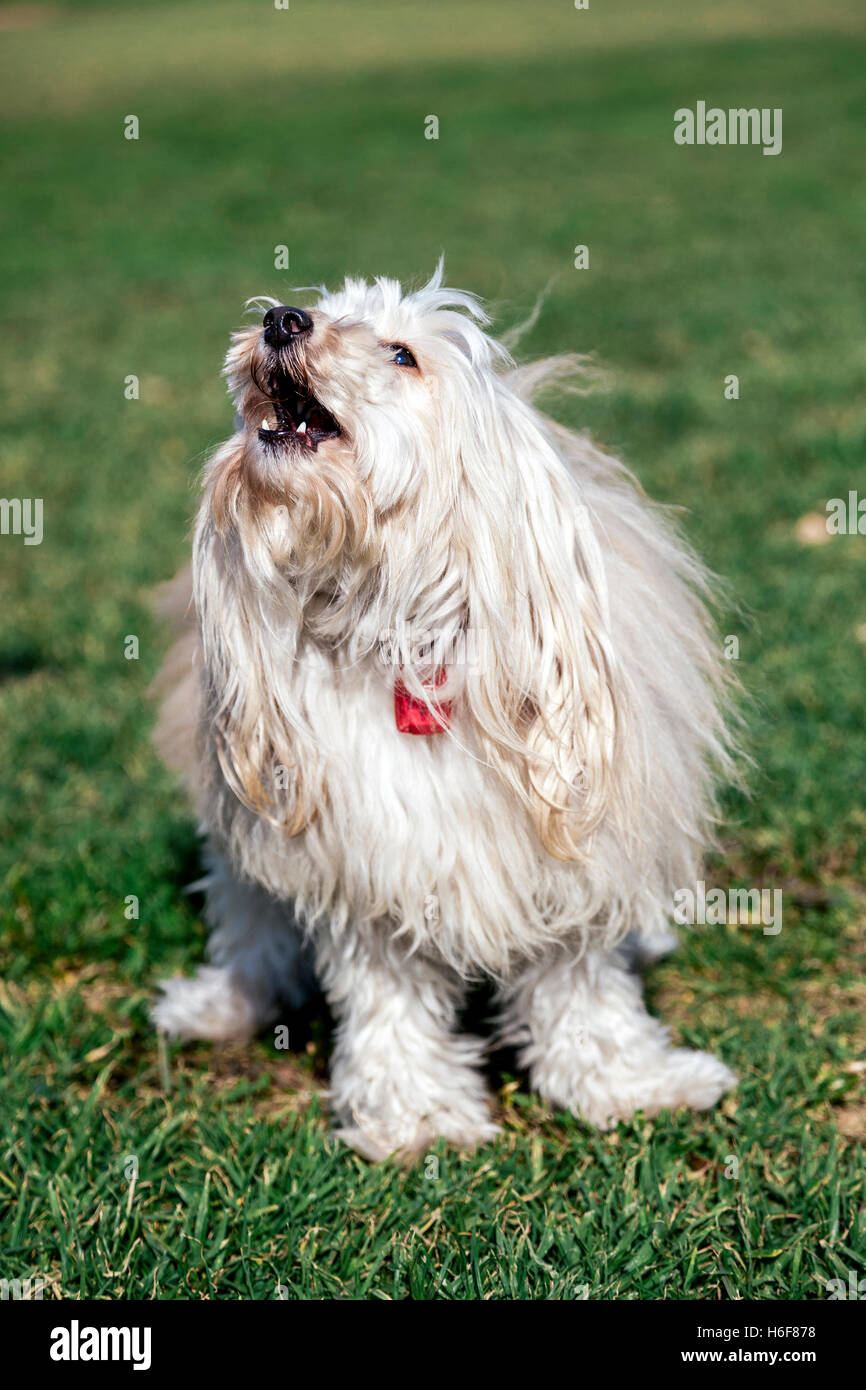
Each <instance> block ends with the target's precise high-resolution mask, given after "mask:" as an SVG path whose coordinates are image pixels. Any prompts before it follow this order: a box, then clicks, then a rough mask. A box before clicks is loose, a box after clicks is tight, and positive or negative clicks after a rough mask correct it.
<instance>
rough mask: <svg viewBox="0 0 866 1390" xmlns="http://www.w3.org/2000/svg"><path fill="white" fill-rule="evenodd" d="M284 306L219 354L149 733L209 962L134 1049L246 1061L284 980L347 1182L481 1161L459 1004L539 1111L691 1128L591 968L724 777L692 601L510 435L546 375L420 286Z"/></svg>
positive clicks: (698, 824) (653, 1044) (535, 418)
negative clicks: (224, 424) (309, 1005)
mask: <svg viewBox="0 0 866 1390" xmlns="http://www.w3.org/2000/svg"><path fill="white" fill-rule="evenodd" d="M317 294H318V296H319V297H318V299H317V302H316V303H315V305H314V306H312V307H310V308H308V309H306V310H305V309H296V308H292V307H288V306H285V305H277V304H275V302H274V301H271V300H263V301H261V304H262V306H264V305H270V306H271V307H270V308H269V309H268V312H267V313H266V314H265V318H264V329H262V328H260V327H255V328H246V329H244V330H242V331H241V332H239V333H237V334H236V335H235V337H234V339H233V345H232V347H231V349H230V351H229V354H228V359H227V368H226V370H227V374H228V378H229V381H230V385H231V390H232V392H233V395H234V398H235V401H236V404H237V409H238V412H239V422H238V423H239V428H238V430H237V433H235V434H234V435H233V437H232V438H231V439H230V440H229V441H228V443H226V444H225V445H223V446H222V447H221V448H220V449H219V450H218V451H217V453H216V454H215V456H214V457H213V459H212V460H211V462H210V463H209V465H208V466H207V469H206V471H205V476H204V487H203V497H202V501H201V506H200V508H199V513H198V521H197V524H196V530H195V541H194V550H193V563H192V590H193V605H192V609H193V610H194V611H193V612H192V614H191V616H190V617H189V619H188V620H187V625H186V627H185V630H184V631H183V632H182V633H181V635H180V636H179V639H178V641H177V643H176V645H175V647H174V648H173V651H172V653H171V655H170V657H169V660H168V663H167V666H166V669H165V671H164V673H163V691H164V703H163V709H162V715H161V719H160V726H159V730H158V738H159V742H160V746H161V747H162V749H163V751H164V753H165V755H166V757H167V758H168V760H169V762H170V763H171V764H172V765H174V766H176V767H178V768H180V769H181V770H182V772H183V774H184V777H185V780H186V783H187V785H188V787H189V789H190V791H191V793H192V795H193V798H194V800H195V803H196V806H197V809H198V811H199V813H200V815H201V817H202V820H203V823H204V827H205V830H206V833H207V837H208V842H209V849H208V856H209V859H208V862H209V874H208V878H207V917H208V920H209V922H210V924H211V926H212V927H213V935H212V937H211V940H210V957H211V962H212V963H211V964H210V965H208V966H205V967H203V968H201V969H200V970H199V971H198V974H197V975H196V976H195V977H194V978H192V979H173V980H168V981H165V982H163V989H164V994H163V996H162V998H161V999H160V1000H159V1002H158V1003H157V1005H156V1007H155V1010H154V1016H155V1019H156V1022H157V1024H158V1025H159V1026H160V1027H162V1028H164V1029H165V1030H167V1031H168V1032H169V1033H171V1034H173V1035H175V1036H179V1037H186V1038H189V1037H197V1038H211V1039H230V1038H231V1039H236V1038H244V1037H247V1036H249V1035H251V1034H252V1033H254V1032H255V1031H256V1030H258V1029H261V1028H262V1027H263V1026H265V1025H266V1024H268V1023H269V1022H272V1021H273V1020H274V1019H275V1018H276V1017H277V1016H278V1013H279V1010H280V1008H281V1006H283V1005H285V1004H286V1003H288V1004H289V1005H290V1006H291V1005H292V1004H293V1003H297V1001H298V1000H299V998H300V997H301V996H302V994H303V988H304V982H305V976H308V974H309V971H310V969H311V968H314V969H315V972H316V975H317V977H318V979H319V981H320V982H321V986H322V988H323V989H324V991H325V994H326V995H327V998H328V1001H329V1003H330V1005H331V1008H332V1010H333V1012H334V1014H335V1016H336V1018H337V1020H338V1029H337V1034H336V1040H335V1047H334V1053H333V1058H332V1064H331V1102H332V1106H333V1111H334V1115H335V1118H336V1121H337V1123H338V1125H339V1127H340V1129H339V1132H340V1133H341V1134H342V1136H343V1137H344V1138H345V1139H346V1140H347V1141H348V1142H349V1143H351V1144H353V1145H354V1146H355V1147H356V1148H357V1149H358V1150H359V1151H360V1152H362V1153H364V1154H367V1155H369V1156H370V1157H382V1156H384V1155H387V1154H389V1153H392V1152H394V1151H409V1152H411V1151H417V1150H419V1149H421V1148H423V1147H425V1146H427V1145H428V1144H429V1143H430V1142H431V1140H432V1139H433V1138H434V1137H435V1136H437V1135H444V1136H445V1138H446V1139H448V1140H451V1141H453V1142H454V1143H457V1144H460V1145H465V1146H472V1145H474V1144H477V1143H479V1142H481V1141H484V1140H487V1139H489V1138H490V1137H491V1136H492V1135H493V1134H494V1133H495V1132H496V1125H495V1123H494V1122H493V1118H492V1116H491V1112H490V1110H489V1107H488V1102H487V1098H486V1093H485V1085H484V1081H483V1077H482V1072H481V1069H480V1063H481V1061H482V1058H483V1046H482V1044H481V1042H480V1041H478V1040H477V1039H474V1038H472V1037H469V1036H465V1035H460V1034H459V1033H458V1031H457V1027H456V1024H457V1018H458V1011H459V1009H460V1006H461V1002H462V998H463V995H464V991H465V989H466V986H467V983H468V982H470V981H472V980H478V979H480V978H485V977H486V978H488V979H490V980H493V981H494V982H495V983H496V986H497V989H498V992H499V997H500V1000H501V1011H502V1012H501V1025H502V1026H501V1032H500V1036H504V1037H507V1038H508V1039H510V1040H511V1041H514V1042H517V1043H518V1044H519V1045H520V1046H521V1049H522V1051H521V1060H522V1062H523V1064H524V1065H525V1066H526V1067H527V1068H528V1070H529V1075H530V1079H531V1084H532V1086H533V1087H534V1088H535V1089H536V1090H537V1091H538V1092H539V1093H540V1094H541V1095H542V1096H543V1097H545V1098H546V1099H547V1100H548V1101H550V1102H551V1103H552V1104H553V1105H555V1106H557V1107H561V1108H563V1109H570V1110H572V1111H573V1112H574V1114H576V1115H579V1116H581V1117H583V1118H584V1119H586V1120H588V1121H589V1122H591V1123H593V1124H596V1125H600V1126H608V1125H610V1124H612V1123H615V1122H616V1121H617V1120H618V1119H621V1118H626V1117H628V1116H630V1115H631V1114H633V1112H634V1111H636V1110H643V1111H645V1112H647V1113H648V1114H651V1113H653V1112H655V1111H658V1110H659V1109H661V1108H664V1107H670V1108H673V1107H676V1106H681V1105H688V1106H692V1107H695V1108H697V1109H701V1108H704V1107H707V1106H710V1105H712V1104H714V1103H715V1101H716V1100H717V1099H718V1098H719V1096H720V1095H721V1094H722V1093H723V1092H724V1091H725V1090H727V1089H728V1088H729V1087H730V1086H731V1085H732V1084H733V1083H734V1080H735V1078H734V1076H733V1074H732V1073H731V1072H730V1071H729V1070H728V1068H727V1067H726V1066H724V1065H723V1063H722V1062H720V1061H718V1060H717V1059H716V1058H715V1057H713V1056H711V1055H709V1054H708V1053H703V1052H693V1051H689V1050H686V1049H683V1048H677V1047H673V1046H672V1045H671V1043H670V1042H669V1040H668V1036H667V1032H666V1030H665V1028H664V1027H663V1026H662V1025H661V1024H660V1023H659V1022H657V1021H656V1020H655V1019H654V1018H652V1017H651V1016H650V1015H649V1014H648V1013H647V1012H646V1010H645V1008H644V1005H643V1002H642V998H641V989H640V984H639V981H638V979H637V978H636V976H635V975H634V974H633V973H632V971H631V970H630V968H629V959H628V951H627V949H626V948H625V947H624V942H625V938H626V937H627V936H630V937H631V938H634V937H635V936H636V937H638V938H639V939H640V942H641V946H642V949H643V953H644V954H645V955H650V956H651V955H653V954H659V953H660V952H661V951H662V950H664V949H666V948H667V947H668V946H669V945H670V944H671V943H670V928H669V926H668V924H667V923H668V916H669V912H670V906H671V901H672V894H673V892H674V891H675V889H676V888H678V887H683V886H686V885H688V884H690V883H692V884H693V883H694V882H695V876H696V867H697V862H698V856H699V854H700V851H701V847H702V845H703V844H704V843H705V841H706V838H707V835H708V831H709V825H710V820H711V817H712V791H711V779H712V773H713V769H714V768H715V769H716V770H718V769H719V768H721V769H722V770H725V769H726V768H728V766H729V758H730V752H729V741H728V738H727V734H726V728H725V722H724V706H725V701H724V699H723V695H724V678H723V675H722V667H723V663H722V661H721V660H720V653H719V651H718V646H717V642H716V641H715V639H714V637H713V634H712V631H711V628H710V625H709V622H708V619H707V614H706V610H705V606H704V595H705V589H706V585H705V577H704V574H703V571H702V569H701V567H700V565H699V564H698V563H697V561H696V560H695V559H694V557H693V556H692V555H691V554H690V553H689V552H688V550H687V549H686V548H685V547H684V545H683V544H682V542H681V541H679V540H678V539H677V537H676V535H675V534H674V532H673V530H672V529H671V528H670V526H669V525H668V524H667V522H666V520H665V519H664V518H663V516H662V515H661V514H660V513H659V511H658V510H657V509H655V508H654V507H653V506H652V505H651V504H649V503H648V502H647V501H646V500H645V498H644V497H643V496H642V495H641V494H640V492H639V490H638V489H637V487H636V486H635V484H634V482H633V481H632V479H631V477H630V476H629V474H628V473H627V472H626V471H625V470H624V469H623V467H622V466H621V465H620V464H619V463H617V462H616V461H615V460H614V459H612V458H610V457H608V456H607V455H605V454H604V453H602V452H600V451H599V450H598V449H597V448H595V447H594V445H593V444H591V443H590V442H589V441H588V440H587V439H585V438H580V437H578V436H576V435H574V434H572V433H570V432H569V431H567V430H565V429H563V428H562V427H560V426H559V425H556V424H554V423H553V422H552V421H550V420H549V419H547V418H545V417H544V416H543V415H541V414H539V413H538V411H537V410H536V409H535V408H534V407H533V405H532V404H531V398H532V396H533V394H534V393H535V391H536V389H537V388H538V387H541V386H543V385H545V384H550V383H551V382H555V381H557V380H558V379H560V378H562V377H563V375H564V374H565V373H566V372H567V371H568V370H570V369H572V368H574V367H575V365H577V364H576V363H575V361H574V360H564V359H556V360H553V361H547V362H540V363H536V364H535V365H532V366H529V367H523V368H520V369H515V368H514V367H513V364H512V363H511V361H510V359H509V356H508V353H507V352H506V351H505V349H504V348H502V347H501V346H500V345H498V344H497V343H495V342H494V341H493V340H492V339H491V338H490V337H488V336H487V335H486V334H485V332H484V331H483V329H482V327H481V325H482V324H484V323H485V322H486V316H485V315H484V313H483V312H482V310H481V308H480V307H479V304H478V302H477V301H476V299H475V298H474V297H473V296H472V295H469V294H465V293H462V292H460V291H455V290H450V289H446V288H444V287H443V285H442V274H441V266H440V269H439V271H437V273H436V275H435V276H434V277H433V279H432V280H431V281H430V282H429V284H427V285H425V286H424V287H423V288H422V289H420V290H418V291H416V292H415V293H410V294H405V295H404V294H403V292H402V291H401V288H400V286H399V285H398V284H397V283H396V282H394V281H392V280H384V279H380V280H377V281H376V282H375V284H373V285H368V284H366V283H364V282H363V281H359V280H351V279H350V280H347V281H346V283H345V285H344V286H343V288H342V289H341V290H339V291H337V292H336V293H334V294H329V293H327V292H325V291H318V292H317ZM188 597H189V576H188V574H187V575H184V576H181V577H180V578H179V580H177V581H175V584H174V603H175V607H176V608H177V609H178V611H181V610H183V609H184V608H185V607H186V606H187V602H188Z"/></svg>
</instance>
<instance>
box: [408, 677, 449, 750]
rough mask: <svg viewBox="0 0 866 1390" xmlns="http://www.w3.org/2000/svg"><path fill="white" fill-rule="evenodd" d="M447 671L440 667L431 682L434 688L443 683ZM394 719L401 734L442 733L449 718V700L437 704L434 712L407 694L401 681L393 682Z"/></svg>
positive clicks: (446, 726)
mask: <svg viewBox="0 0 866 1390" xmlns="http://www.w3.org/2000/svg"><path fill="white" fill-rule="evenodd" d="M446 680H447V672H446V671H445V669H444V667H440V668H439V670H438V671H437V672H436V677H435V680H434V682H433V687H434V689H435V688H436V687H438V686H440V685H444V684H445V681H446ZM428 689H429V686H428ZM394 719H395V721H396V724H397V732H398V733H401V734H442V733H444V732H445V730H446V729H447V728H448V723H449V721H450V719H451V701H450V700H445V701H444V703H443V704H441V705H437V707H436V712H435V713H434V712H433V711H432V710H431V709H430V708H429V707H428V706H427V705H425V704H423V703H422V701H421V700H416V699H415V698H414V696H412V695H410V694H409V691H408V690H407V689H406V687H405V685H404V684H403V682H402V681H395V682H394Z"/></svg>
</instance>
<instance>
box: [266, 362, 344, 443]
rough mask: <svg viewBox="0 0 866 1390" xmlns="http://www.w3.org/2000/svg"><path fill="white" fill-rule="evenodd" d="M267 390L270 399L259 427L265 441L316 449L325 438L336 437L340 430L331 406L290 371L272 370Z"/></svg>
mask: <svg viewBox="0 0 866 1390" xmlns="http://www.w3.org/2000/svg"><path fill="white" fill-rule="evenodd" d="M267 394H268V396H269V397H270V402H271V403H270V407H269V408H268V409H267V410H266V413H265V415H264V417H263V419H262V423H261V427H260V429H259V439H260V440H261V441H262V443H263V444H269V445H271V446H272V447H278V446H284V445H286V444H293V445H295V446H298V447H300V448H302V449H313V450H315V449H317V448H318V447H319V445H320V444H321V442H322V440H323V439H336V437H337V435H338V434H339V433H340V426H339V425H338V424H337V421H336V420H335V419H334V417H333V415H332V414H331V412H330V410H327V409H326V408H325V406H323V405H322V402H321V401H317V400H316V397H315V396H313V395H311V394H310V392H309V391H308V389H307V387H306V386H304V385H303V383H302V382H300V381H297V380H296V378H295V377H293V376H290V375H289V373H288V372H283V371H275V372H272V373H271V375H270V377H269V378H268V390H267Z"/></svg>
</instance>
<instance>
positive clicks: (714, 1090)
mask: <svg viewBox="0 0 866 1390" xmlns="http://www.w3.org/2000/svg"><path fill="white" fill-rule="evenodd" d="M736 1084H737V1077H736V1074H735V1073H734V1072H732V1071H731V1069H730V1067H727V1066H725V1064H724V1062H722V1061H720V1060H719V1058H718V1057H714V1056H713V1055H712V1053H710V1052H692V1051H691V1050H690V1049H689V1048H671V1049H669V1050H666V1051H664V1052H656V1053H654V1054H651V1055H650V1056H649V1057H648V1058H646V1060H645V1062H644V1064H643V1065H642V1066H639V1065H629V1066H627V1067H626V1066H624V1065H623V1062H622V1059H617V1061H616V1062H615V1063H614V1065H613V1066H612V1067H611V1068H610V1069H609V1070H606V1071H605V1072H604V1073H598V1072H596V1073H594V1074H593V1075H589V1076H584V1077H582V1078H581V1080H580V1083H579V1084H578V1086H577V1088H576V1091H575V1093H574V1094H573V1095H572V1097H571V1101H570V1107H569V1108H570V1109H571V1110H572V1111H573V1112H574V1113H575V1114H576V1115H578V1116H579V1117H580V1118H582V1119H585V1120H588V1121H589V1122H590V1123H591V1124H594V1125H597V1126H598V1127H599V1129H610V1128H612V1127H613V1126H614V1125H615V1124H616V1123H617V1121H619V1120H629V1119H631V1117H632V1116H633V1115H634V1114H635V1113H636V1112H637V1111H638V1110H642V1111H643V1113H644V1114H645V1115H656V1114H658V1112H659V1111H660V1110H678V1109H680V1108H681V1107H682V1106H686V1107H687V1108H688V1109H690V1110H708V1109H709V1108H710V1107H711V1106H713V1105H715V1104H716V1102H717V1101H718V1100H720V1099H721V1097H722V1096H723V1095H724V1094H725V1092H726V1091H730V1090H731V1089H732V1087H734V1086H735V1085H736Z"/></svg>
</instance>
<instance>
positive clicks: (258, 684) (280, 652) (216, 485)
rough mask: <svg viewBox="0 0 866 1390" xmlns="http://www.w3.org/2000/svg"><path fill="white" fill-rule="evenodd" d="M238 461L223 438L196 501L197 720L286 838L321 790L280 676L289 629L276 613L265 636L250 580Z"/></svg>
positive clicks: (261, 592) (253, 802)
mask: <svg viewBox="0 0 866 1390" xmlns="http://www.w3.org/2000/svg"><path fill="white" fill-rule="evenodd" d="M239 459H240V451H239V448H238V446H237V444H236V443H235V442H234V441H229V443H228V444H227V445H225V446H224V447H223V448H222V449H221V450H219V451H218V453H217V454H216V456H215V457H214V459H213V460H212V461H211V463H210V465H209V466H208V473H207V478H206V483H205V492H206V502H205V505H203V506H202V508H201V510H200V513H199V521H198V524H197V528H196V534H195V540H194V544H193V597H194V603H195V609H196V616H197V620H198V630H199V637H200V642H201V668H202V677H203V689H202V711H201V717H202V719H203V721H204V724H205V735H206V740H207V743H208V745H209V746H210V747H211V748H212V749H213V750H214V752H215V756H216V759H217V761H218V764H219V768H220V771H221V773H222V778H223V779H224V782H225V784H226V785H227V786H228V787H229V788H230V789H231V792H232V793H233V795H234V797H236V798H237V800H238V801H240V802H241V803H242V804H243V805H245V806H247V807H248V808H249V809H250V810H253V811H255V812H256V813H257V814H258V815H260V816H263V817H264V818H265V819H267V820H269V821H270V822H271V823H272V824H274V825H277V826H279V827H280V828H281V829H283V830H284V831H285V832H286V833H287V834H289V835H295V834H298V832H299V831H301V830H303V829H304V827H305V826H306V825H308V824H309V822H310V820H311V819H312V817H313V816H314V814H315V807H316V806H317V805H320V804H322V798H323V797H324V795H325V791H324V786H323V784H322V782H321V778H320V777H319V765H318V759H317V758H316V756H315V753H314V751H312V748H311V736H309V731H308V730H307V728H306V721H305V719H304V718H303V715H302V714H301V712H300V711H299V710H298V709H297V708H296V701H295V699H294V694H293V690H292V682H291V678H290V673H291V670H292V665H293V661H294V658H295V650H294V645H293V644H294V642H295V640H296V638H297V633H298V631H299V624H297V623H295V624H292V623H290V622H286V620H285V611H283V613H282V621H281V623H280V625H279V637H277V636H275V632H276V630H277V628H276V622H275V618H274V614H273V613H272V612H271V611H270V609H269V592H268V587H267V584H266V583H258V584H256V583H252V582H251V581H250V572H251V569H252V568H253V567H255V565H256V560H257V558H258V559H259V564H260V568H261V572H262V576H263V577H264V576H266V575H267V572H268V569H267V564H266V551H267V547H266V546H264V545H263V544H262V537H261V535H260V530H259V527H258V526H257V525H256V524H255V522H254V520H253V519H252V518H251V516H249V515H245V514H243V513H242V511H241V508H240V503H239V500H238V499H239V490H238V488H237V486H236V481H235V475H236V473H237V470H238V466H239ZM228 512H231V513H232V518H233V525H232V526H231V527H226V528H225V529H221V528H218V527H217V525H216V523H215V520H214V517H215V515H216V516H217V517H224V516H225V515H227V514H228ZM257 550H258V551H260V554H259V556H258V557H257V553H256V552H257ZM284 603H285V598H284Z"/></svg>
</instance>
